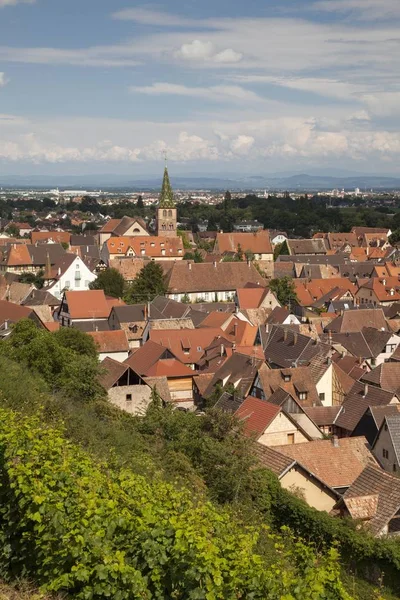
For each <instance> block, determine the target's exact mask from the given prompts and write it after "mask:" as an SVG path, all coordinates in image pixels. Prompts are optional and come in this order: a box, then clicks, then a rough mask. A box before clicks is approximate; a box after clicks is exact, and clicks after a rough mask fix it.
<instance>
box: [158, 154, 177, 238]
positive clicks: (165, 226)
mask: <svg viewBox="0 0 400 600" xmlns="http://www.w3.org/2000/svg"><path fill="white" fill-rule="evenodd" d="M176 221H177V210H176V206H175V202H174V194H173V192H172V187H171V184H170V181H169V175H168V168H167V166H165V169H164V179H163V182H162V188H161V194H160V201H159V203H158V208H157V235H162V236H168V237H176Z"/></svg>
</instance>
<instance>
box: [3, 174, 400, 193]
mask: <svg viewBox="0 0 400 600" xmlns="http://www.w3.org/2000/svg"><path fill="white" fill-rule="evenodd" d="M171 183H172V185H173V187H174V188H175V189H181V190H226V189H230V190H234V191H235V190H242V191H251V190H255V189H258V190H259V189H266V190H269V191H273V190H289V191H301V192H303V191H304V192H312V191H321V190H332V189H342V188H344V189H345V190H354V189H355V188H357V187H358V188H360V190H361V191H363V190H371V189H374V190H395V189H396V190H400V177H385V176H379V175H375V176H370V175H352V176H348V175H346V176H344V177H340V176H337V175H307V174H295V175H286V174H285V175H282V174H274V175H270V176H261V175H254V176H247V177H242V178H237V177H233V176H227V177H215V176H214V177H203V176H195V175H193V176H190V177H179V176H173V175H171ZM160 185H161V178H160V176H159V175H158V176H147V177H143V176H142V177H137V178H133V177H129V176H126V175H121V176H118V175H66V176H56V175H51V176H46V175H34V176H16V175H10V176H7V175H1V176H0V186H1V187H3V188H4V187H6V188H9V187H15V188H27V189H31V188H39V189H40V188H43V189H49V188H55V187H58V188H60V189H75V190H79V189H82V190H95V189H97V190H98V189H102V190H113V189H114V190H138V191H146V190H149V191H151V190H158V189H159V187H160Z"/></svg>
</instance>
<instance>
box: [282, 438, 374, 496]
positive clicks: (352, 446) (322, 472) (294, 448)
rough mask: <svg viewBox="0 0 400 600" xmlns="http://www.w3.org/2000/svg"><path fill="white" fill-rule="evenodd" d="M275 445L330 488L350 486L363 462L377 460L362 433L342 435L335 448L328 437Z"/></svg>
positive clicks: (369, 462)
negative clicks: (302, 442) (356, 435)
mask: <svg viewBox="0 0 400 600" xmlns="http://www.w3.org/2000/svg"><path fill="white" fill-rule="evenodd" d="M274 449H275V450H276V451H277V452H281V453H282V454H285V455H286V456H289V457H290V458H293V459H294V460H296V461H297V462H298V463H300V464H301V465H303V466H304V467H306V469H307V470H308V471H310V472H311V473H315V475H316V476H317V477H318V478H319V479H320V480H321V481H323V482H324V483H326V484H327V485H328V486H329V487H332V488H340V487H348V486H350V485H351V484H352V483H353V481H355V479H357V477H358V476H359V475H360V473H362V471H363V469H364V468H365V467H366V466H368V465H375V464H376V461H375V459H374V457H373V455H372V454H371V452H370V450H369V447H368V443H367V440H366V439H365V438H364V437H349V438H341V439H340V440H338V447H337V448H336V447H335V446H334V445H333V443H332V441H331V440H317V441H313V442H307V443H305V444H293V445H289V446H288V445H286V446H276V447H275V448H274Z"/></svg>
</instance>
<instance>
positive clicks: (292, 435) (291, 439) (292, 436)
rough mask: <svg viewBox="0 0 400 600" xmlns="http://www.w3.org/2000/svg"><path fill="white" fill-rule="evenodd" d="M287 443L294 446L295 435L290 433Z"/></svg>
mask: <svg viewBox="0 0 400 600" xmlns="http://www.w3.org/2000/svg"><path fill="white" fill-rule="evenodd" d="M287 443H288V444H294V433H288V434H287Z"/></svg>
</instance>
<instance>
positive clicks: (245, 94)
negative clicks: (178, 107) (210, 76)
mask: <svg viewBox="0 0 400 600" xmlns="http://www.w3.org/2000/svg"><path fill="white" fill-rule="evenodd" d="M129 89H130V91H131V92H133V93H135V92H138V93H141V94H148V95H151V96H161V95H170V96H190V97H192V98H205V99H207V100H216V101H218V102H226V101H227V100H234V101H237V102H242V101H251V102H262V98H260V97H259V96H257V94H255V93H254V92H251V91H249V90H246V89H244V88H242V87H240V86H238V85H214V86H210V87H189V86H185V85H180V84H176V83H162V82H160V83H153V84H152V85H148V86H131V87H130V88H129Z"/></svg>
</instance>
